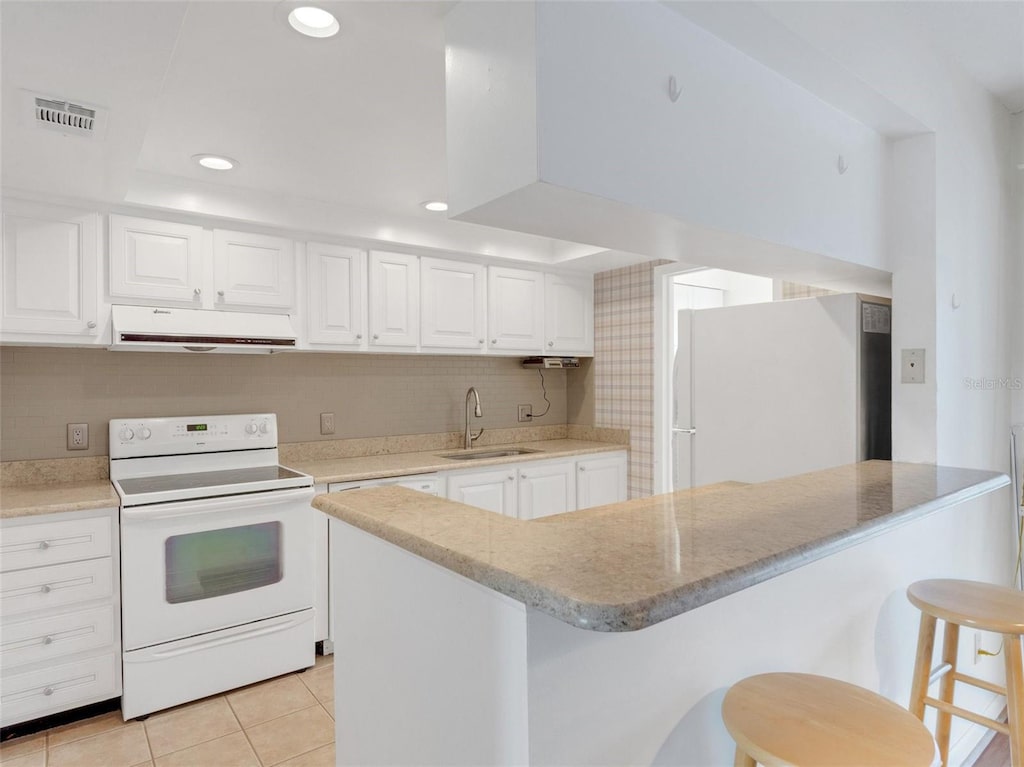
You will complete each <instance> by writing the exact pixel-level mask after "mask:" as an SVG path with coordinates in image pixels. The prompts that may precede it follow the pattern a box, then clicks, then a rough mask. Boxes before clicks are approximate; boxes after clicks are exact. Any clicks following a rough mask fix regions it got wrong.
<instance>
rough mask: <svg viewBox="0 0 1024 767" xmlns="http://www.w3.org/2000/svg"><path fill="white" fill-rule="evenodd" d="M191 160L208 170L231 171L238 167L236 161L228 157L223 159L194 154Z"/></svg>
mask: <svg viewBox="0 0 1024 767" xmlns="http://www.w3.org/2000/svg"><path fill="white" fill-rule="evenodd" d="M192 159H193V160H195V161H196V162H197V163H199V164H200V165H202V166H203V167H204V168H209V169H210V170H231V169H232V168H234V167H237V166H238V160H232V159H231V158H230V157H223V156H221V155H217V154H194V155H192Z"/></svg>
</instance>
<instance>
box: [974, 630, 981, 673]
mask: <svg viewBox="0 0 1024 767" xmlns="http://www.w3.org/2000/svg"><path fill="white" fill-rule="evenodd" d="M979 663H981V632H980V631H975V632H974V664H975V665H977V664H979Z"/></svg>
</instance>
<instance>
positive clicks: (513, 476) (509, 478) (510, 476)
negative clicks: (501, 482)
mask: <svg viewBox="0 0 1024 767" xmlns="http://www.w3.org/2000/svg"><path fill="white" fill-rule="evenodd" d="M515 478H516V477H515V475H514V474H509V475H508V481H509V482H511V481H512V480H514V479H515Z"/></svg>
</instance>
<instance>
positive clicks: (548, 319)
mask: <svg viewBox="0 0 1024 767" xmlns="http://www.w3.org/2000/svg"><path fill="white" fill-rule="evenodd" d="M544 307H545V311H544V332H545V336H546V340H545V341H544V353H545V354H549V353H550V354H593V353H594V278H593V277H591V276H589V275H588V276H581V277H563V276H562V275H559V274H547V275H545V276H544Z"/></svg>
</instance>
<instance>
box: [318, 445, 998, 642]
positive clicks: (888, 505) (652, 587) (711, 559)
mask: <svg viewBox="0 0 1024 767" xmlns="http://www.w3.org/2000/svg"><path fill="white" fill-rule="evenodd" d="M1008 483H1009V479H1008V478H1007V477H1006V476H1005V475H1003V474H999V473H996V472H989V471H978V470H970V469H956V468H946V467H939V466H933V465H926V464H906V463H889V462H887V461H867V462H865V463H859V464H851V465H847V466H840V467H836V468H834V469H826V470H823V471H816V472H811V473H809V474H802V475H799V476H796V477H790V478H787V479H780V480H774V481H771V482H762V483H759V484H753V485H746V486H740V487H737V486H732V485H728V484H723V485H719V486H713V487H709V488H699V489H697V490H683V491H679V492H676V493H670V494H666V495H659V496H652V497H649V498H640V499H636V500H632V501H626V502H625V503H617V504H611V505H608V506H600V507H597V508H594V509H585V510H582V511H576V512H571V513H568V514H561V515H558V516H554V517H547V518H544V519H540V520H533V521H523V520H517V519H512V518H509V517H504V516H501V515H498V514H494V513H491V512H487V511H483V510H480V509H476V508H473V507H470V506H465V505H462V504H459V503H455V502H453V501H447V500H443V499H441V498H435V497H432V496H427V495H425V494H422V493H417V492H415V491H413V490H408V489H405V488H396V487H388V488H373V489H366V490H357V491H349V492H346V493H336V494H329V495H319V496H317V497H316V498H315V499H314V500H313V505H314V506H315V507H316V508H318V509H320V510H321V511H324V512H326V513H327V514H330V515H332V516H334V517H336V518H338V519H340V520H342V521H344V522H347V523H349V524H351V525H353V526H355V527H358V528H360V529H362V530H365V531H367V532H369V533H372V534H373V535H376V536H378V537H379V538H382V539H384V540H387V541H390V542H391V543H394V544H395V545H397V546H400V547H401V548H403V549H406V550H408V551H410V552H412V553H414V554H417V555H419V556H421V557H423V558H424V559H427V560H430V561H432V562H435V563H437V564H439V565H441V566H443V567H445V568H447V569H449V570H452V571H453V572H456V573H459V574H460V575H463V576H465V577H467V578H470V579H472V580H474V581H477V582H479V583H481V584H483V585H485V586H487V587H489V588H491V589H494V590H495V591H498V592H500V593H502V594H506V595H508V596H510V597H512V598H514V599H517V600H519V601H520V602H523V603H525V604H526V605H527V606H529V607H533V608H536V609H537V610H540V611H542V612H545V613H548V614H550V615H552V616H554V617H556V618H558V619H559V620H562V621H565V622H566V623H569V624H571V625H573V626H577V627H579V628H584V629H591V630H594V631H632V630H636V629H642V628H645V627H647V626H651V625H653V624H655V623H658V622H660V621H663V620H666V619H668V618H671V617H673V616H675V615H678V614H680V613H683V612H686V611H688V610H692V609H694V608H697V607H700V606H701V605H704V604H707V603H708V602H711V601H714V600H716V599H720V598H721V597H724V596H726V595H728V594H731V593H734V592H736V591H739V590H741V589H744V588H747V587H749V586H753V585H755V584H757V583H759V582H761V581H764V580H767V579H769V578H772V577H774V576H777V575H780V574H782V573H784V572H787V571H789V570H793V569H795V568H797V567H799V566H801V565H804V564H807V563H809V562H812V561H814V560H816V559H820V558H822V557H825V556H828V555H830V554H833V553H835V552H837V551H840V550H842V549H845V548H848V547H850V546H853V545H854V544H857V543H860V542H861V541H864V540H865V539H867V538H870V537H873V536H876V535H879V534H881V533H883V532H885V531H886V530H888V529H890V528H892V527H895V526H896V525H899V524H902V523H906V522H909V521H910V520H913V519H916V518H918V517H921V516H924V515H926V514H930V513H932V512H934V511H937V510H939V509H942V508H945V507H948V506H951V505H954V504H956V503H960V502H962V501H965V500H967V499H969V498H973V497H976V496H979V495H982V494H984V493H987V492H991V491H993V490H995V489H997V488H1000V487H1003V486H1005V485H1007V484H1008Z"/></svg>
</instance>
